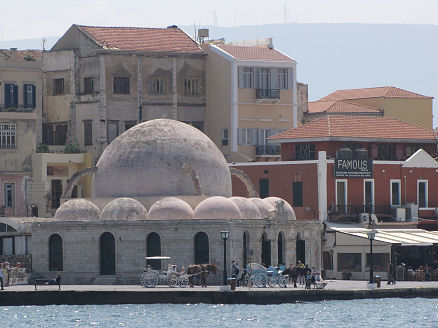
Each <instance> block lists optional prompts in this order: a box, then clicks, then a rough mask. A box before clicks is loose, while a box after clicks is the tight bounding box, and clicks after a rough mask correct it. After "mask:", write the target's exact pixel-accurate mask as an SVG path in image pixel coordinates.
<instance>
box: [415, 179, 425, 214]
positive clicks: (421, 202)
mask: <svg viewBox="0 0 438 328" xmlns="http://www.w3.org/2000/svg"><path fill="white" fill-rule="evenodd" d="M427 187H428V181H427V180H418V181H417V204H418V207H419V208H426V207H427V206H428V190H427Z"/></svg>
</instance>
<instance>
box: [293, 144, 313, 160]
mask: <svg viewBox="0 0 438 328" xmlns="http://www.w3.org/2000/svg"><path fill="white" fill-rule="evenodd" d="M313 159H315V145H314V144H295V160H297V161H303V160H313Z"/></svg>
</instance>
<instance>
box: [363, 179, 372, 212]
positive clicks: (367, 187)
mask: <svg viewBox="0 0 438 328" xmlns="http://www.w3.org/2000/svg"><path fill="white" fill-rule="evenodd" d="M363 205H364V212H365V213H374V180H363Z"/></svg>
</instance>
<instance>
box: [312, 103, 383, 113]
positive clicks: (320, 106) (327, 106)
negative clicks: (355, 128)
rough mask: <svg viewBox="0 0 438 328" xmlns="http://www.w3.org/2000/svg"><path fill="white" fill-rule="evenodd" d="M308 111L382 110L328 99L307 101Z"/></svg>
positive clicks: (374, 111) (359, 111)
mask: <svg viewBox="0 0 438 328" xmlns="http://www.w3.org/2000/svg"><path fill="white" fill-rule="evenodd" d="M308 112H309V113H352V114H356V113H357V114H376V115H378V114H382V111H381V110H379V109H377V108H375V107H371V106H364V105H359V104H355V103H352V102H349V101H345V100H328V101H313V102H309V109H308Z"/></svg>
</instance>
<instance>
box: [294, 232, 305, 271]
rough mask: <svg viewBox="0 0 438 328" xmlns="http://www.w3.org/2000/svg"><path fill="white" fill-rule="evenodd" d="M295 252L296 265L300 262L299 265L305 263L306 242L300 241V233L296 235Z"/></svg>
mask: <svg viewBox="0 0 438 328" xmlns="http://www.w3.org/2000/svg"><path fill="white" fill-rule="evenodd" d="M296 252H297V263H298V261H301V263H303V264H305V263H306V241H305V240H302V239H301V233H297V244H296Z"/></svg>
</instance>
